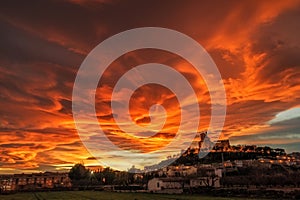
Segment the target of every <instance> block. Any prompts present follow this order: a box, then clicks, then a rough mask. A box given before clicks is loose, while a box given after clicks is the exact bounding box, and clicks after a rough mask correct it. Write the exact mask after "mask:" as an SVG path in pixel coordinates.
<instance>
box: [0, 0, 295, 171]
mask: <svg viewBox="0 0 300 200" xmlns="http://www.w3.org/2000/svg"><path fill="white" fill-rule="evenodd" d="M299 21H300V2H299V1H289V0H287V1H262V2H260V1H233V0H232V1H178V0H175V1H171V0H166V1H156V0H154V1H138V0H135V1H134V0H132V1H129V0H128V1H117V0H116V1H115V0H91V1H87V0H63V1H56V0H52V1H26V2H25V1H14V0H12V1H2V2H1V3H0V44H1V45H0V173H20V172H26V173H27V172H28V173H29V172H36V171H55V170H63V169H66V168H67V167H70V166H72V165H73V164H74V163H78V162H84V163H85V164H86V165H97V164H99V163H98V161H97V160H96V159H95V158H94V156H93V155H91V154H90V153H89V152H88V150H87V149H86V147H85V146H84V144H83V143H82V141H81V139H80V137H79V135H78V132H77V130H76V127H75V124H74V119H73V114H72V90H73V85H74V81H75V79H76V74H77V71H78V70H79V68H80V66H81V64H82V62H83V61H84V59H85V58H86V56H87V55H88V54H89V52H90V51H91V50H92V49H93V48H95V47H96V46H97V45H98V44H99V43H101V42H102V41H104V40H105V39H107V38H109V37H110V36H112V35H115V34H117V33H120V32H122V31H126V30H129V29H133V28H139V27H163V28H168V29H173V30H176V31H179V32H181V33H184V34H186V35H188V36H189V37H191V38H193V39H194V40H195V41H197V42H198V43H199V44H201V45H202V46H203V47H204V48H205V49H206V51H207V52H208V53H209V55H210V56H211V57H212V59H213V60H214V62H215V64H216V66H217V67H218V70H219V71H220V74H221V76H222V80H223V84H224V87H225V91H226V97H227V98H226V101H227V114H226V119H225V124H224V127H223V131H222V134H221V136H220V138H223V139H225V138H229V139H230V142H231V144H255V145H258V146H265V145H268V146H271V147H280V148H285V149H286V151H287V152H293V151H300V123H299V120H300V114H299V113H300V112H299V111H300V56H299V53H300V38H299V35H300V23H299ZM153 61H155V62H158V63H162V64H165V65H170V66H172V67H173V68H174V69H176V70H177V71H179V72H181V73H182V74H183V75H184V77H186V78H187V79H189V81H190V82H191V85H192V86H193V88H195V89H196V90H197V94H196V95H197V98H198V100H199V107H200V110H201V118H200V121H199V122H200V126H199V129H198V131H201V130H205V129H207V126H208V123H209V119H210V117H209V116H210V108H209V106H210V96H209V95H208V91H207V87H206V85H205V82H204V81H203V79H201V77H199V76H195V73H194V71H193V70H192V69H193V66H191V65H190V63H188V62H187V61H186V60H184V59H182V58H179V57H178V56H176V55H175V54H172V53H170V52H165V51H160V50H153V49H144V50H137V51H133V52H129V53H127V54H125V55H122V56H120V57H119V58H118V59H117V60H115V61H114V62H113V63H112V64H111V65H110V66H109V68H108V69H107V70H106V71H105V73H104V75H103V77H101V79H100V81H99V84H98V88H97V91H96V98H95V101H96V105H95V108H96V112H97V117H98V121H99V124H100V125H101V127H102V128H103V130H105V133H106V134H107V136H108V138H109V139H110V140H111V141H112V142H113V143H114V144H116V145H118V146H119V147H120V148H122V149H134V150H139V151H142V152H151V151H153V150H155V149H158V148H160V147H162V146H164V144H167V143H169V142H170V141H171V140H172V139H173V138H174V136H175V135H176V132H177V130H178V127H179V118H180V111H178V110H179V102H178V99H177V98H176V96H175V95H174V94H173V93H172V91H170V90H168V88H165V87H162V86H159V85H145V86H142V87H140V88H138V89H137V90H136V91H135V93H133V95H132V96H131V99H130V103H129V108H130V114H131V118H132V120H133V121H134V122H135V123H136V124H138V125H140V126H147V125H149V124H151V118H150V117H149V109H150V108H151V106H153V105H154V104H155V103H159V104H160V105H162V106H163V107H164V112H166V113H167V117H166V121H165V124H164V125H163V128H162V130H161V131H160V132H159V133H157V134H156V135H155V136H153V137H151V138H149V139H143V140H139V139H136V138H132V137H129V136H128V134H127V133H124V132H122V131H120V127H118V126H117V125H116V123H115V121H114V117H115V116H114V114H113V113H112V111H111V108H110V98H111V94H112V90H113V87H114V86H115V84H116V81H117V80H118V79H119V78H120V77H121V76H122V74H123V73H124V72H126V71H128V70H130V69H131V68H132V67H135V66H137V65H141V64H145V63H148V62H153ZM154 114H155V113H154ZM126 134H127V135H126ZM114 159H115V160H117V155H116V156H115V157H114Z"/></svg>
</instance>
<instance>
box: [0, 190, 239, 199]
mask: <svg viewBox="0 0 300 200" xmlns="http://www.w3.org/2000/svg"><path fill="white" fill-rule="evenodd" d="M0 199H1V200H24V199H26V200H39V199H44V200H58V199H59V200H63V199H74V200H87V199H89V200H90V199H92V200H94V199H95V200H96V199H97V200H119V199H122V200H153V199H155V200H176V199H178V200H199V199H201V200H227V199H228V200H229V199H231V200H235V199H240V198H222V197H207V196H202V195H168V194H149V193H114V192H98V191H61V192H53V191H52V192H36V193H17V194H11V195H1V196H0ZM243 199H244V198H243Z"/></svg>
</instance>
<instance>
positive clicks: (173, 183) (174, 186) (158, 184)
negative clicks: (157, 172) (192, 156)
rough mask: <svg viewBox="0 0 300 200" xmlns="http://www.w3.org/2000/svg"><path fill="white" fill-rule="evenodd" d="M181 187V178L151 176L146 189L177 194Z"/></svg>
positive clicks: (180, 191)
mask: <svg viewBox="0 0 300 200" xmlns="http://www.w3.org/2000/svg"><path fill="white" fill-rule="evenodd" d="M183 187H184V180H183V179H182V178H153V179H151V180H149V181H148V191H149V192H153V193H169V194H179V193H182V192H183Z"/></svg>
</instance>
